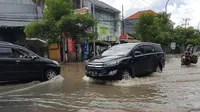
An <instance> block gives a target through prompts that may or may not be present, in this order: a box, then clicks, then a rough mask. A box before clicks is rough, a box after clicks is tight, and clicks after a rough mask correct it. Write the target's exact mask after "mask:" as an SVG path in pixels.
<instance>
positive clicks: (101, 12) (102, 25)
mask: <svg viewBox="0 0 200 112" xmlns="http://www.w3.org/2000/svg"><path fill="white" fill-rule="evenodd" d="M72 3H73V9H74V10H75V12H76V13H77V12H79V13H82V12H84V11H86V9H87V11H88V12H89V13H91V14H92V15H93V14H94V15H95V18H97V20H98V24H97V27H96V28H95V31H96V32H97V33H98V38H97V40H96V41H95V45H96V46H95V51H96V54H97V55H99V54H100V53H101V51H103V50H104V49H107V48H108V46H109V45H110V44H113V43H118V42H119V40H120V33H121V32H120V27H121V26H120V25H121V21H120V11H119V10H117V9H115V8H113V7H112V6H110V5H108V4H106V3H104V2H102V1H99V0H72ZM93 6H94V7H93ZM93 9H95V10H94V11H93ZM94 15H93V16H94ZM72 42H73V41H71V40H70V41H69V39H68V42H67V44H68V45H67V46H68V59H71V57H74V56H75V54H74V52H77V51H76V50H74V49H75V47H76V48H78V47H77V46H75V47H73V46H72ZM82 47H83V48H84V49H83V48H82V51H85V52H87V53H84V52H82V54H87V55H88V56H89V55H91V54H92V52H93V51H94V46H93V41H89V42H87V47H85V45H82ZM86 48H87V50H86ZM69 51H72V52H73V53H69ZM72 54H73V55H72ZM88 56H86V57H88ZM82 57H83V55H82Z"/></svg>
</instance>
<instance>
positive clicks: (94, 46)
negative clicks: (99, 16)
mask: <svg viewBox="0 0 200 112" xmlns="http://www.w3.org/2000/svg"><path fill="white" fill-rule="evenodd" d="M92 8H93V11H92V13H93V18H95V0H93V3H92ZM93 33H94V37H93V52H94V55H93V57H95V56H96V43H95V40H96V28H95V26H94V27H93Z"/></svg>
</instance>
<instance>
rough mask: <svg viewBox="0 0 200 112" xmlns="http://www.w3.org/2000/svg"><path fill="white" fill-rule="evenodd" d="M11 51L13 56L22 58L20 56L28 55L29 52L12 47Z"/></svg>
mask: <svg viewBox="0 0 200 112" xmlns="http://www.w3.org/2000/svg"><path fill="white" fill-rule="evenodd" d="M12 51H13V57H14V58H22V57H25V56H29V55H30V53H28V52H26V51H24V50H22V49H12Z"/></svg>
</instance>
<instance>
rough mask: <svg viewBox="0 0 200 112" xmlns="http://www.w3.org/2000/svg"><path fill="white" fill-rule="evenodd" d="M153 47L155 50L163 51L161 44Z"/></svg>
mask: <svg viewBox="0 0 200 112" xmlns="http://www.w3.org/2000/svg"><path fill="white" fill-rule="evenodd" d="M154 49H155V51H156V52H163V50H162V48H161V46H159V45H155V46H154Z"/></svg>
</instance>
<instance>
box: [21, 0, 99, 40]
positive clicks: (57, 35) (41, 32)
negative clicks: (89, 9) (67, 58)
mask: <svg viewBox="0 0 200 112" xmlns="http://www.w3.org/2000/svg"><path fill="white" fill-rule="evenodd" d="M34 2H35V3H37V0H36V1H34ZM45 5H46V7H47V8H45V9H44V16H45V17H44V19H43V20H42V21H40V22H32V23H30V24H28V25H27V26H25V29H24V32H25V34H26V36H27V37H28V38H33V37H34V38H41V39H44V40H47V41H48V42H50V43H53V42H60V40H61V38H62V37H63V34H64V33H70V36H71V37H72V38H73V39H74V40H76V42H81V41H82V40H83V39H84V38H83V37H90V36H93V37H94V34H87V33H86V32H85V31H86V30H87V29H88V28H90V27H93V26H94V25H96V20H94V19H93V18H92V16H91V15H90V14H73V10H72V2H71V0H45Z"/></svg>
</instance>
